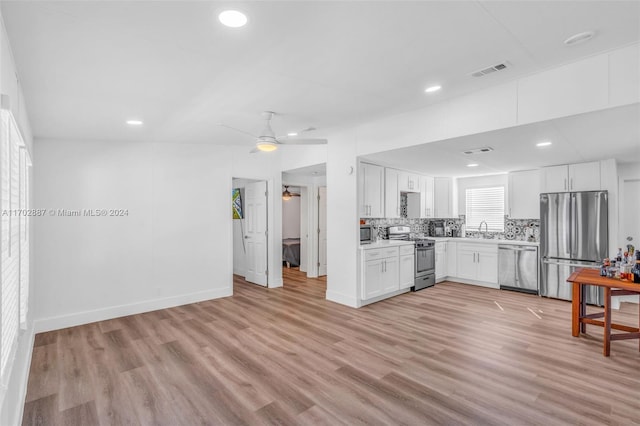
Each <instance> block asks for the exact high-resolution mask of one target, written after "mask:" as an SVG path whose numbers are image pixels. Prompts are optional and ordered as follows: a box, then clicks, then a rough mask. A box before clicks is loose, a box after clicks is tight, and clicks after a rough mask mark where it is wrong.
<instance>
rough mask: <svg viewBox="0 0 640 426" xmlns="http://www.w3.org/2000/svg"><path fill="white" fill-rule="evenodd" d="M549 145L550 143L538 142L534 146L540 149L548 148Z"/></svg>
mask: <svg viewBox="0 0 640 426" xmlns="http://www.w3.org/2000/svg"><path fill="white" fill-rule="evenodd" d="M549 145H551V141H544V142H538V143H537V144H536V146H537V147H539V148H541V147H543V146H549Z"/></svg>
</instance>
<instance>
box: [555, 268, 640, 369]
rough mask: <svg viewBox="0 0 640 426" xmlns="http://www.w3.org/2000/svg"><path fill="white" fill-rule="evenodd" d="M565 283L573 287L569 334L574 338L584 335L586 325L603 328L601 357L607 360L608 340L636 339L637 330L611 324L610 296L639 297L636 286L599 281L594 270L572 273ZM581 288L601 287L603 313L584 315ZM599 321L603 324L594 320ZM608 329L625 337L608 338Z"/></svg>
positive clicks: (638, 287) (638, 334)
mask: <svg viewBox="0 0 640 426" xmlns="http://www.w3.org/2000/svg"><path fill="white" fill-rule="evenodd" d="M567 281H568V282H570V283H572V284H573V296H572V299H571V303H572V304H571V334H572V335H573V336H574V337H578V336H579V335H580V332H583V333H584V332H585V331H586V329H587V324H592V325H597V326H600V327H604V339H603V340H604V343H603V350H602V353H603V355H604V356H609V353H610V350H611V341H612V340H623V339H640V327H630V326H627V325H622V324H614V323H612V322H611V296H624V295H629V294H638V295H640V284H638V283H632V282H629V281H621V280H616V279H613V278H606V277H601V276H600V271H599V270H597V269H576V271H575V272H574V273H573V274H571V276H570V277H569V278H568V279H567ZM585 285H595V286H599V287H604V312H598V313H595V314H588V315H587V304H586V302H585V290H584V286H585ZM602 317H604V321H601V320H598V319H596V318H602ZM611 329H614V330H620V331H624V332H625V333H616V334H612V333H611Z"/></svg>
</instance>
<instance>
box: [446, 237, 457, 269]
mask: <svg viewBox="0 0 640 426" xmlns="http://www.w3.org/2000/svg"><path fill="white" fill-rule="evenodd" d="M445 249H446V255H447V256H446V257H447V275H448V276H450V277H455V276H457V273H458V243H457V242H456V241H447V245H446V247H445Z"/></svg>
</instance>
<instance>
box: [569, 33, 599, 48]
mask: <svg viewBox="0 0 640 426" xmlns="http://www.w3.org/2000/svg"><path fill="white" fill-rule="evenodd" d="M594 35H596V33H595V31H585V32H582V33H578V34H574V35H572V36H571V37H569V38H568V39H566V40H565V41H564V44H566V45H567V46H573V45H574V44H580V43H584V42H585V41H588V40H591V39H592V38H593V36H594Z"/></svg>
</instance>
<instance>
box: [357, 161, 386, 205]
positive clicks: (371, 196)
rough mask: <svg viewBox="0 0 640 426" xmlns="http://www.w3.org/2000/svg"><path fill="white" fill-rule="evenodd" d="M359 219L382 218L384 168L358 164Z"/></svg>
mask: <svg viewBox="0 0 640 426" xmlns="http://www.w3.org/2000/svg"><path fill="white" fill-rule="evenodd" d="M358 177H359V180H358V192H359V193H360V202H359V203H358V204H359V211H360V217H384V167H381V166H376V165H375V164H368V163H360V169H359V176H358Z"/></svg>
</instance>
